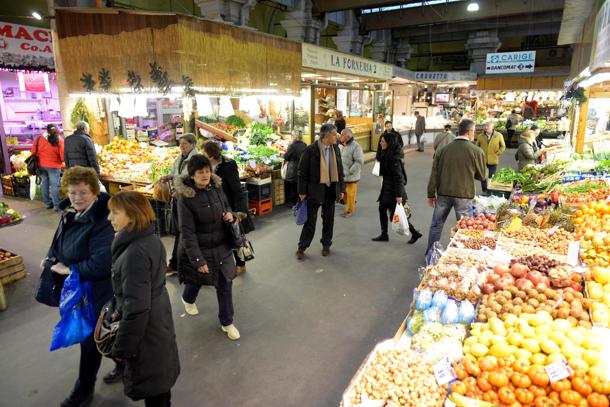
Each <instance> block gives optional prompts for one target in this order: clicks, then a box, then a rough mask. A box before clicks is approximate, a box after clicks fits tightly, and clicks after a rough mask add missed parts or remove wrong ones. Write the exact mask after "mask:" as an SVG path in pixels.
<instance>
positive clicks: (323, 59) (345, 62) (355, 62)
mask: <svg viewBox="0 0 610 407" xmlns="http://www.w3.org/2000/svg"><path fill="white" fill-rule="evenodd" d="M302 62H303V66H304V67H307V68H314V69H321V70H325V71H331V72H341V73H346V74H351V75H357V76H365V77H369V78H376V79H392V65H389V64H384V63H383V62H377V61H373V60H371V59H367V58H362V57H359V56H356V55H351V54H346V53H343V52H339V51H335V50H333V49H329V48H324V47H318V46H316V45H311V44H302Z"/></svg>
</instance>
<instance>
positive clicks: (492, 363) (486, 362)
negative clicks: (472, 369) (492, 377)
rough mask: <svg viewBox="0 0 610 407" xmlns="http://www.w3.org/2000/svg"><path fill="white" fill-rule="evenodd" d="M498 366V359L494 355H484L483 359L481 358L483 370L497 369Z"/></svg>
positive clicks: (480, 364) (480, 362)
mask: <svg viewBox="0 0 610 407" xmlns="http://www.w3.org/2000/svg"><path fill="white" fill-rule="evenodd" d="M497 367H498V361H497V359H496V358H495V357H493V356H484V357H482V358H481V359H479V368H480V369H481V370H482V371H492V370H496V368H497Z"/></svg>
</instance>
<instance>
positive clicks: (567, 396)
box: [559, 390, 582, 406]
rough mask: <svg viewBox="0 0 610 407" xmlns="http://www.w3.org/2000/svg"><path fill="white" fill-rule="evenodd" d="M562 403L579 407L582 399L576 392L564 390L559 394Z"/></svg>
mask: <svg viewBox="0 0 610 407" xmlns="http://www.w3.org/2000/svg"><path fill="white" fill-rule="evenodd" d="M559 397H560V399H561V401H563V402H564V403H566V404H569V405H571V406H577V405H578V403H580V400H581V399H582V397H580V394H578V393H577V392H575V391H574V390H562V391H561V393H560V394H559Z"/></svg>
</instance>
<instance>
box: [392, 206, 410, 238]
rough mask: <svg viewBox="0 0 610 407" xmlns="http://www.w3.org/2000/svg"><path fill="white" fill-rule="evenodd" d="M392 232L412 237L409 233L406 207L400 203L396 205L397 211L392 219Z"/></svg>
mask: <svg viewBox="0 0 610 407" xmlns="http://www.w3.org/2000/svg"><path fill="white" fill-rule="evenodd" d="M392 230H393V231H394V232H396V233H398V234H399V235H401V236H407V237H409V236H411V232H410V231H409V220H408V219H407V213H406V212H405V207H404V206H402V204H399V203H397V204H396V209H395V210H394V217H393V218H392Z"/></svg>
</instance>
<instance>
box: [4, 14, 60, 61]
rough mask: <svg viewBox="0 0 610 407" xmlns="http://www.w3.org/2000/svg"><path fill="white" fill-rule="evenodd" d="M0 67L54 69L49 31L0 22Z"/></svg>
mask: <svg viewBox="0 0 610 407" xmlns="http://www.w3.org/2000/svg"><path fill="white" fill-rule="evenodd" d="M0 67H4V68H11V67H21V68H27V67H31V68H38V69H43V68H46V69H54V68H55V65H54V63H53V46H52V44H51V30H47V29H45V28H38V27H30V26H27V25H20V24H12V23H5V22H1V21H0Z"/></svg>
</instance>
